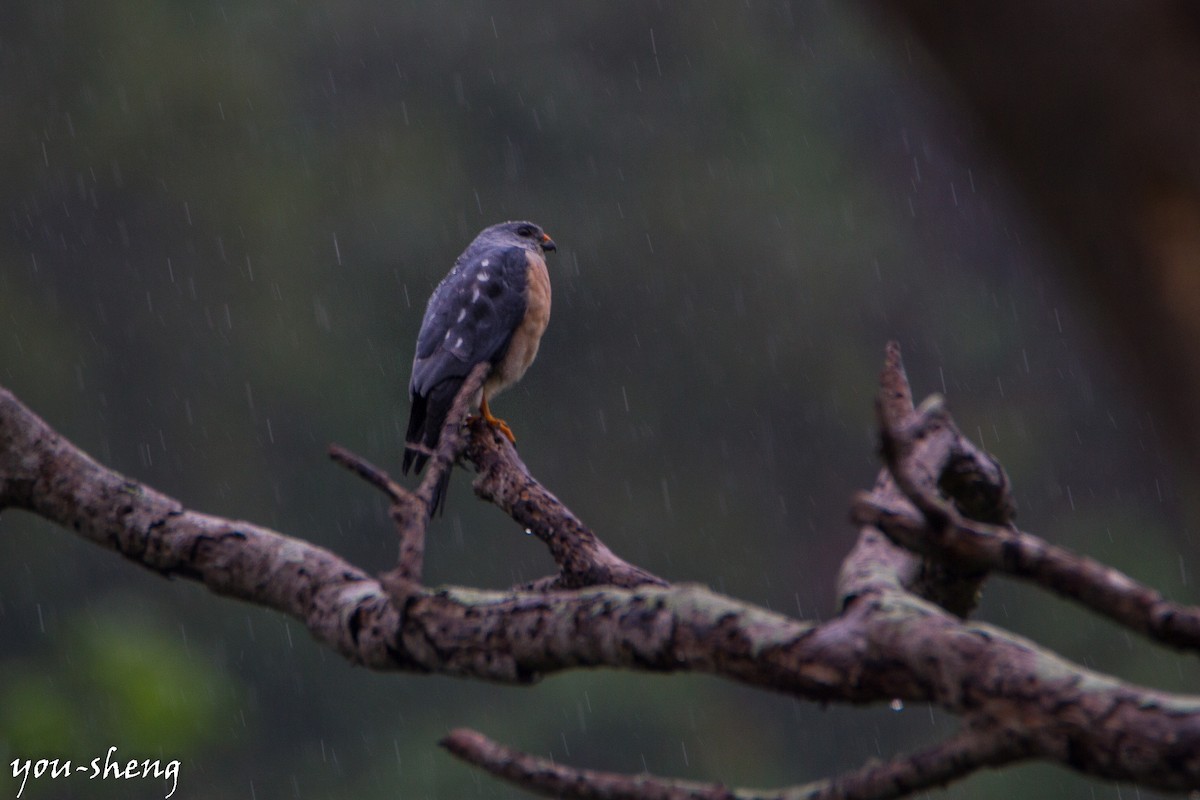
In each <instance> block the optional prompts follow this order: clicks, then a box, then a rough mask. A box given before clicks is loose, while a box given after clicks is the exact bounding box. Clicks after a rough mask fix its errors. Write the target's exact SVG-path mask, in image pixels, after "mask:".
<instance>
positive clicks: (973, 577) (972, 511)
mask: <svg viewBox="0 0 1200 800" xmlns="http://www.w3.org/2000/svg"><path fill="white" fill-rule="evenodd" d="M467 388H470V386H468V387H467ZM465 396H467V395H466V394H465V393H464V397H465ZM878 408H879V420H880V427H881V442H882V446H881V452H882V454H883V459H884V464H885V468H884V470H883V471H882V472H881V474H880V478H879V480H878V481H877V482H876V485H875V487H874V489H873V490H872V491H871V492H870V493H866V494H863V495H861V496H860V497H859V498H858V499H857V500H856V502H855V505H854V518H855V521H856V522H857V523H858V524H859V525H860V531H861V532H860V536H859V540H858V543H857V544H856V546H855V547H854V549H853V550H852V551H851V552H850V553H849V555H848V556H847V558H846V560H845V562H844V564H843V569H842V574H841V579H840V583H839V593H840V599H841V612H840V613H839V614H838V615H837V616H836V617H834V618H833V619H830V620H828V621H826V622H823V623H816V622H812V621H805V620H797V619H792V618H789V617H787V616H784V615H782V614H778V613H774V612H771V611H767V610H765V609H761V608H758V607H755V606H753V605H750V604H747V603H743V602H739V601H737V600H735V599H733V598H730V597H726V596H723V595H720V594H718V593H715V592H713V591H711V590H709V589H707V588H705V587H703V586H699V585H690V584H669V583H667V582H666V581H664V580H663V579H661V578H659V577H657V576H654V575H651V574H650V573H648V572H646V571H644V570H642V569H640V568H638V567H636V566H634V565H631V564H628V563H627V562H625V561H623V560H621V559H620V558H619V557H618V556H616V555H615V554H614V553H613V552H612V551H611V550H610V549H609V548H607V547H606V546H605V545H604V544H603V542H601V541H600V540H599V538H598V537H596V535H595V533H594V532H592V531H591V530H590V529H588V528H587V526H585V525H584V524H583V523H582V522H581V521H580V520H578V518H576V517H575V516H574V515H573V514H572V513H571V512H570V510H569V509H567V508H566V507H565V506H564V505H563V504H562V503H561V502H560V501H558V500H557V499H556V498H555V497H554V496H553V495H552V494H551V493H550V492H549V491H547V490H546V489H545V488H544V487H543V486H542V485H541V484H540V483H538V482H537V481H536V479H534V478H533V477H532V476H531V475H530V474H529V472H528V470H527V469H526V467H525V465H524V464H523V463H522V462H521V461H520V459H519V458H518V457H517V455H516V451H515V450H514V449H513V448H512V446H511V444H510V443H509V442H508V441H507V440H506V439H504V438H503V437H500V436H496V435H495V434H494V432H493V431H491V429H489V428H488V427H487V426H486V425H482V424H479V423H468V424H465V425H464V424H463V423H462V420H463V416H464V415H465V403H459V404H458V406H456V410H455V412H454V413H452V414H451V419H450V420H449V421H448V423H447V425H448V427H449V428H453V430H448V431H447V433H448V434H450V435H447V436H444V437H443V445H442V447H441V449H440V450H439V453H438V454H437V458H435V459H434V460H432V461H431V464H432V465H433V466H432V467H431V469H441V468H446V469H448V468H450V467H451V466H452V465H453V464H454V463H455V462H456V461H457V460H458V459H459V457H460V456H464V457H465V458H466V459H467V460H468V461H470V462H471V463H472V464H474V465H475V466H476V467H477V468H478V470H479V476H478V478H477V479H476V484H475V487H476V493H477V494H478V495H479V496H480V497H482V498H484V499H485V500H488V501H490V502H493V503H495V504H496V505H497V506H499V507H500V508H502V509H503V510H505V511H506V512H507V513H508V514H509V515H510V516H511V517H512V518H513V519H514V520H515V521H516V522H517V523H518V524H520V525H521V526H522V527H525V528H528V529H530V530H532V531H533V532H534V533H536V534H537V535H538V536H539V537H540V538H541V540H542V541H543V542H545V543H546V545H547V547H548V548H549V550H550V552H551V554H552V555H553V556H554V559H555V562H556V564H557V566H558V570H559V571H558V573H557V574H555V575H552V576H548V577H547V578H545V579H542V580H541V581H537V582H535V583H533V584H530V585H526V586H522V587H516V588H514V589H512V590H510V591H507V592H485V591H478V590H474V589H469V588H457V587H451V588H442V589H437V590H434V589H430V588H427V587H425V586H423V585H422V583H421V558H420V554H421V553H422V552H423V546H424V535H425V528H426V525H427V523H428V518H429V503H428V496H427V494H423V489H422V488H418V490H417V491H416V492H411V491H409V490H407V489H405V488H404V487H402V486H399V485H398V484H396V483H395V482H393V481H392V480H391V479H390V478H389V477H388V476H387V474H386V473H384V472H383V471H382V470H379V469H378V468H376V467H373V466H371V465H369V464H367V463H366V462H365V461H363V460H362V459H359V458H358V457H356V456H354V455H353V454H350V453H348V452H347V451H345V450H341V449H338V450H335V453H334V456H335V459H336V460H337V461H338V462H339V463H341V464H343V465H344V466H347V467H349V468H351V469H352V470H353V471H354V472H355V473H356V474H358V475H360V476H361V477H363V478H364V479H366V480H368V481H369V482H370V483H371V484H372V485H374V486H376V487H378V488H379V489H381V490H382V491H384V492H385V493H387V494H388V495H389V497H390V498H391V500H392V503H393V506H392V518H393V520H394V521H395V523H396V527H397V532H398V535H399V537H400V539H401V544H402V547H401V556H400V561H399V564H398V565H397V567H396V569H394V570H392V571H390V572H388V573H386V574H384V575H381V576H379V577H373V576H371V575H368V574H367V573H365V572H364V571H362V570H360V569H358V568H357V567H355V566H353V565H351V564H349V563H347V562H345V561H344V560H343V559H341V558H339V557H338V556H337V555H335V554H333V553H331V552H329V551H327V550H323V549H321V548H319V547H315V546H313V545H311V544H308V543H306V542H304V541H301V540H298V539H295V538H291V537H288V536H285V535H284V534H281V533H278V532H275V531H271V530H268V529H266V528H263V527H261V526H257V525H254V524H252V523H248V522H241V521H236V520H227V519H221V518H218V517H214V516H210V515H206V514H202V513H200V512H197V511H192V510H189V509H186V508H184V507H183V506H182V505H181V504H180V503H179V502H178V501H176V500H174V499H172V498H170V497H167V496H165V495H163V494H161V493H159V492H156V491H155V490H153V489H151V488H150V487H147V486H145V485H143V484H141V483H139V482H137V481H136V480H133V479H131V478H128V477H126V476H123V475H120V474H118V473H116V472H113V471H112V470H109V469H107V468H105V467H104V466H102V465H100V464H98V463H97V462H96V461H94V460H93V459H92V458H90V457H89V456H88V455H87V454H85V453H83V452H82V451H80V450H79V449H78V448H76V447H74V446H73V445H72V444H71V443H70V442H68V441H67V440H65V439H64V438H63V437H61V436H60V435H58V434H57V433H56V432H54V431H53V430H52V429H51V428H50V427H49V426H48V425H46V423H45V422H43V421H42V420H41V419H39V418H38V417H37V416H36V415H35V414H34V413H33V412H32V411H30V410H29V409H27V408H25V407H24V406H23V405H22V404H21V403H20V402H19V401H18V400H17V399H16V398H15V397H14V396H13V395H12V394H11V393H9V392H6V391H3V390H0V509H11V508H19V509H25V510H27V511H31V512H33V513H35V514H38V515H40V516H42V517H44V518H46V519H49V520H51V521H54V522H56V523H58V524H60V525H62V526H64V527H66V528H69V529H72V530H74V531H76V532H77V533H78V534H79V535H81V536H83V537H84V538H86V539H89V540H90V541H93V542H95V543H96V544H99V545H101V546H103V547H105V548H107V549H110V550H114V551H116V552H119V553H121V554H122V555H124V556H125V557H126V558H129V559H130V560H132V561H134V562H135V563H138V564H141V565H143V566H145V567H146V568H148V569H151V570H154V571H156V572H158V573H160V574H163V575H168V576H177V577H182V578H186V579H191V580H196V581H199V582H202V583H204V584H205V585H206V586H208V587H209V588H210V589H211V590H212V591H213V592H215V593H217V594H222V595H227V596H231V597H237V598H239V599H241V600H245V601H248V602H252V603H256V604H259V605H263V606H267V607H270V608H273V609H276V610H279V611H281V612H283V613H286V614H288V615H290V616H292V617H294V618H295V619H297V620H299V621H300V622H301V623H302V624H304V625H305V626H306V627H307V628H308V629H309V630H310V631H311V632H312V634H313V636H314V637H315V638H316V639H317V640H318V641H319V642H321V643H323V644H325V645H328V646H329V647H331V648H333V649H334V650H335V651H337V652H338V653H340V654H341V655H342V656H344V657H345V658H347V659H348V660H350V661H352V662H354V663H356V664H362V665H364V666H367V667H370V668H372V669H377V670H398V671H406V672H416V673H438V674H443V675H457V676H463V677H472V678H478V679H482V680H489V681H501V682H507V683H528V682H532V681H535V680H537V679H538V678H539V677H541V676H543V675H546V674H549V673H552V672H556V671H562V670H566V669H572V668H576V667H597V666H604V667H610V668H620V669H630V670H640V671H657V672H667V671H692V672H705V673H710V674H714V675H718V676H721V677H723V678H727V679H730V680H735V681H739V682H742V683H745V684H748V685H752V686H756V687H760V688H762V689H765V690H770V691H776V692H780V693H783V694H788V695H791V696H794V697H798V698H803V699H806V700H812V701H818V702H823V703H828V702H841V703H853V704H865V703H879V702H891V701H893V700H896V699H899V700H901V701H905V702H929V703H934V704H937V705H938V706H939V707H941V708H943V709H945V710H946V711H949V712H951V713H953V714H956V715H958V716H959V718H960V719H961V722H962V725H961V728H960V730H959V731H958V732H957V733H955V734H953V735H952V736H950V737H948V738H947V739H946V740H944V741H943V742H942V743H940V744H939V745H936V746H935V747H933V748H931V749H929V750H927V751H923V752H920V753H915V754H911V755H907V756H898V757H896V758H894V759H893V760H891V761H888V762H884V763H882V764H868V765H865V766H864V767H862V768H861V769H859V770H857V771H854V772H851V773H848V774H845V775H842V776H837V777H833V778H830V779H826V780H821V781H817V782H815V783H811V784H806V785H803V786H795V787H788V788H783V789H777V790H742V789H737V790H733V789H728V788H726V787H723V786H721V785H719V784H712V785H706V784H697V783H691V782H681V781H675V780H671V779H666V778H657V777H654V776H623V775H614V774H608V773H596V772H590V771H586V770H578V769H574V768H572V767H566V766H563V765H547V764H545V763H544V762H541V761H539V760H538V759H535V758H532V757H531V756H527V755H525V754H521V753H516V752H515V751H511V750H508V749H506V748H503V747H502V746H500V745H498V744H496V743H492V742H490V741H489V740H487V739H486V738H484V737H482V736H481V735H479V734H475V733H472V732H464V731H458V732H455V733H454V734H452V735H451V736H450V737H449V738H448V739H447V740H446V742H445V744H446V746H447V747H448V748H449V749H450V750H451V751H452V752H454V753H455V754H457V755H459V756H460V757H462V758H464V759H465V760H467V761H469V762H471V763H474V764H477V765H479V766H481V767H483V768H485V769H488V770H489V771H491V772H493V773H494V774H496V775H497V776H499V777H503V778H505V779H507V780H511V781H514V782H516V783H518V784H520V785H522V786H525V787H526V788H528V789H529V790H530V791H534V792H539V793H542V794H548V795H552V796H560V797H579V798H617V797H628V798H651V797H655V798H657V797H661V798H676V797H689V798H691V797H695V798H718V797H719V798H726V797H728V798H765V797H780V798H785V797H786V798H801V797H803V798H851V797H853V798H884V797H899V796H904V795H906V794H911V793H913V792H916V791H918V790H921V789H925V788H928V787H931V786H937V785H941V784H944V783H946V782H949V781H951V780H955V779H959V778H962V777H965V776H967V775H969V774H971V773H973V772H975V771H977V770H979V769H983V768H986V767H996V766H1001V765H1004V764H1008V763H1013V762H1015V761H1018V760H1022V759H1042V760H1046V761H1051V762H1054V763H1058V764H1062V765H1064V766H1067V767H1070V768H1072V769H1075V770H1078V771H1080V772H1083V773H1086V774H1090V775H1095V776H1100V777H1105V778H1111V779H1114V780H1121V781H1127V782H1131V783H1136V784H1139V785H1142V786H1146V787H1151V788H1156V789H1162V790H1188V789H1196V788H1198V787H1200V698H1196V697H1188V696H1181V695H1173V694H1169V693H1164V692H1156V691H1153V690H1149V689H1145V688H1142V687H1138V686H1134V685H1130V684H1127V683H1124V682H1122V681H1119V680H1116V679H1114V678H1111V677H1108V676H1105V675H1101V674H1098V673H1096V672H1093V671H1090V670H1087V669H1085V668H1083V667H1081V666H1079V665H1077V664H1073V663H1070V662H1069V661H1067V660H1065V659H1063V658H1061V657H1059V656H1057V655H1055V654H1054V653H1052V652H1050V651H1048V650H1046V649H1043V648H1041V647H1039V646H1038V645H1037V644H1035V643H1033V642H1031V641H1028V640H1026V639H1023V638H1021V637H1018V636H1016V635H1014V634H1011V633H1009V632H1007V631H1004V630H1002V629H999V628H996V627H993V626H990V625H985V624H979V623H973V622H970V621H968V619H967V617H968V616H969V614H970V611H971V609H972V608H973V607H974V601H975V598H976V596H977V594H978V592H979V590H980V587H981V586H982V583H983V581H984V579H985V578H986V576H987V574H988V573H989V572H991V571H1003V572H1007V573H1010V574H1014V575H1018V576H1020V577H1022V578H1024V579H1025V580H1028V581H1030V582H1033V583H1035V584H1037V585H1041V586H1043V587H1045V588H1047V589H1049V590H1051V591H1055V592H1058V593H1059V594H1061V595H1062V596H1064V597H1067V598H1069V599H1071V600H1075V601H1077V602H1079V603H1081V604H1083V605H1084V606H1086V607H1088V608H1091V609H1092V610H1094V611H1096V612H1098V613H1102V614H1105V615H1107V616H1109V617H1110V618H1111V619H1113V620H1114V621H1116V622H1118V623H1119V624H1123V625H1125V626H1127V627H1128V628H1130V629H1132V630H1134V631H1137V632H1139V633H1144V634H1147V635H1149V636H1151V637H1153V638H1157V639H1159V640H1161V641H1163V642H1165V643H1168V644H1170V645H1172V646H1175V647H1178V648H1181V649H1189V650H1194V649H1196V647H1197V644H1198V642H1200V635H1198V634H1197V631H1198V630H1200V622H1198V621H1197V620H1198V612H1197V610H1196V609H1193V608H1187V607H1182V606H1178V605H1176V604H1171V603H1168V602H1166V601H1165V600H1163V599H1162V598H1161V596H1159V595H1158V594H1157V593H1155V592H1154V591H1153V590H1151V589H1149V588H1148V587H1144V586H1141V585H1139V584H1137V583H1136V582H1134V581H1132V580H1131V579H1129V578H1127V577H1125V576H1123V575H1121V574H1120V573H1118V572H1116V571H1115V570H1113V569H1111V568H1108V567H1104V566H1103V565H1099V564H1097V563H1096V562H1093V561H1090V560H1088V559H1086V558H1083V557H1080V556H1077V555H1074V554H1071V553H1069V552H1067V551H1065V550H1062V549H1060V548H1056V547H1053V546H1051V545H1049V544H1048V543H1046V542H1044V541H1043V540H1041V539H1038V538H1037V537H1036V536H1033V535H1032V534H1029V533H1027V532H1022V531H1019V530H1017V529H1016V528H1015V527H1013V526H1012V524H1011V521H1010V511H1011V499H1010V497H1009V486H1008V481H1007V478H1006V477H1005V476H1004V473H1003V470H1002V469H1000V467H999V465H998V464H997V463H996V462H995V460H994V459H992V458H991V457H990V456H989V455H987V454H986V453H984V452H983V451H981V450H980V449H978V448H977V447H976V446H975V445H973V444H972V443H971V442H969V441H968V440H967V439H966V438H965V437H964V436H963V435H962V434H961V432H959V431H958V429H957V428H956V426H955V425H954V423H953V420H952V419H951V417H950V415H949V414H948V413H947V412H946V410H945V407H944V404H943V402H942V401H941V400H940V399H939V398H934V399H931V400H930V401H926V402H925V403H923V404H922V405H921V407H920V408H914V407H913V403H912V394H911V390H910V388H909V386H908V381H907V378H906V377H905V375H904V371H903V366H902V364H901V360H900V353H899V348H898V347H896V346H895V345H889V348H888V353H887V359H886V363H885V367H884V371H883V375H882V379H881V389H880V398H879V406H878ZM464 432H465V436H464V435H459V434H460V433H464ZM435 479H436V478H435V477H434V476H430V475H427V476H426V477H425V479H424V482H423V483H422V487H425V486H426V484H427V483H428V482H429V481H431V480H435ZM551 767H552V768H551Z"/></svg>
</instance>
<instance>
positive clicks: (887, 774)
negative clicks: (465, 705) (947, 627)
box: [440, 728, 1028, 800]
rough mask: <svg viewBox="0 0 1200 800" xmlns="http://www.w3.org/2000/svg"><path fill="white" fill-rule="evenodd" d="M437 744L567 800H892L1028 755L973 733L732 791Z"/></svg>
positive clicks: (478, 737) (473, 735)
mask: <svg viewBox="0 0 1200 800" xmlns="http://www.w3.org/2000/svg"><path fill="white" fill-rule="evenodd" d="M440 744H441V746H442V747H444V748H446V749H447V750H449V751H450V752H451V753H452V754H453V755H455V756H457V757H458V758H460V759H462V760H463V761H466V762H467V763H468V764H472V765H474V766H476V767H479V768H481V769H484V770H486V771H487V772H490V773H491V774H492V775H495V776H496V777H497V778H501V779H503V780H506V781H508V782H509V783H512V784H515V785H517V786H520V787H521V788H522V789H525V790H526V791H530V792H534V793H536V794H540V795H545V796H546V797H557V798H565V799H566V800H890V799H891V798H897V797H903V796H905V795H909V794H912V793H913V792H917V791H920V790H922V789H931V788H934V787H939V786H945V785H947V784H949V783H951V782H953V781H955V780H959V779H961V778H965V777H967V776H968V775H971V774H972V773H974V772H976V771H978V770H979V769H981V768H983V767H995V766H1000V765H1002V764H1009V763H1012V762H1014V761H1018V760H1021V759H1023V758H1026V757H1027V756H1028V747H1027V746H1026V745H1025V744H1024V743H1023V742H1021V741H1020V740H1019V739H1016V738H1012V737H1009V736H1007V735H1006V733H1005V732H1004V731H1003V730H999V729H994V728H985V729H971V728H968V729H964V730H962V731H960V732H958V733H956V734H955V735H953V736H951V737H950V738H949V739H947V740H945V741H944V742H940V743H939V744H937V745H935V746H934V747H931V748H929V749H927V750H923V751H921V752H918V753H913V754H912V755H908V756H900V757H897V758H894V759H892V760H890V761H886V762H883V763H872V764H868V765H867V766H865V767H862V768H860V769H857V770H855V771H853V772H849V773H847V774H845V775H842V776H839V777H837V778H833V779H831V780H823V781H816V782H814V783H810V784H806V785H804V786H793V787H787V788H782V789H741V788H738V789H731V788H729V787H726V786H723V785H720V784H708V783H699V782H696V781H685V780H678V779H673V778H662V777H659V776H656V775H651V774H649V773H642V774H640V775H626V774H622V773H616V772H600V771H597V770H590V769H579V768H577V767H569V766H566V765H563V764H559V763H557V762H554V761H551V760H549V759H546V758H539V757H538V756H533V755H530V754H528V753H523V752H521V751H519V750H515V749H513V748H511V747H505V746H504V745H502V744H499V743H498V742H496V741H494V740H492V739H490V738H488V737H487V736H485V735H483V734H482V733H479V732H478V731H473V730H469V729H466V728H459V729H457V730H454V731H451V732H450V734H449V735H447V736H446V737H445V738H444V739H442V741H441V742H440Z"/></svg>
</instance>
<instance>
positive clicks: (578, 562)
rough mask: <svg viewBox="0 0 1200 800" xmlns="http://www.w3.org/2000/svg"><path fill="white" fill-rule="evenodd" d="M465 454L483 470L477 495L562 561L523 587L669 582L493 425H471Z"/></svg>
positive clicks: (655, 583) (544, 587)
mask: <svg viewBox="0 0 1200 800" xmlns="http://www.w3.org/2000/svg"><path fill="white" fill-rule="evenodd" d="M466 456H467V458H468V459H470V460H471V461H473V462H474V463H475V466H476V468H477V469H478V470H479V477H477V478H476V479H475V494H477V495H479V497H481V498H482V499H484V500H487V501H488V502H490V503H494V504H495V505H497V506H499V507H500V508H501V509H503V510H504V511H505V513H507V514H508V515H509V516H511V517H512V518H513V519H514V520H516V521H517V523H518V524H519V525H521V526H522V527H524V528H525V529H526V530H527V531H529V532H530V533H533V534H534V535H536V536H537V537H538V538H539V539H541V540H542V541H543V542H545V543H546V546H547V547H548V548H549V550H550V555H551V556H552V557H553V558H554V562H555V563H556V564H558V568H559V574H558V576H557V578H555V579H552V580H549V581H538V582H537V583H536V584H535V585H531V586H529V587H524V588H533V589H537V590H539V591H550V590H554V589H578V588H582V587H584V586H597V585H607V586H625V587H633V586H642V585H647V584H649V585H653V586H666V585H667V582H666V581H665V580H663V579H662V578H659V577H658V576H656V575H654V574H652V573H650V572H647V571H646V570H644V569H642V568H641V567H636V566H634V565H632V564H630V563H628V562H626V561H624V560H623V559H621V558H620V557H619V556H617V555H616V554H615V553H613V552H612V551H611V550H609V549H608V547H607V546H606V545H605V544H604V542H602V541H600V539H599V538H598V537H597V536H596V534H594V533H593V532H592V530H591V529H590V528H588V527H587V526H586V525H584V524H583V522H581V521H580V520H579V518H578V517H576V516H575V515H574V514H573V513H571V510H570V509H569V508H567V507H566V506H565V505H563V503H562V501H560V500H559V499H558V498H557V497H555V496H554V495H553V494H551V493H550V492H549V491H548V490H547V489H546V487H544V486H542V484H541V483H539V482H538V481H537V479H536V478H534V477H533V476H532V475H531V474H529V468H528V467H526V466H525V464H524V463H523V462H522V461H521V459H520V457H519V456H518V455H517V451H516V449H515V448H514V447H513V446H512V443H511V442H509V441H508V439H507V438H505V437H504V436H501V435H499V434H498V433H497V432H496V431H495V430H493V429H491V428H489V427H488V426H487V425H484V424H482V423H477V424H475V425H473V426H471V440H470V443H469V444H468V446H467V452H466Z"/></svg>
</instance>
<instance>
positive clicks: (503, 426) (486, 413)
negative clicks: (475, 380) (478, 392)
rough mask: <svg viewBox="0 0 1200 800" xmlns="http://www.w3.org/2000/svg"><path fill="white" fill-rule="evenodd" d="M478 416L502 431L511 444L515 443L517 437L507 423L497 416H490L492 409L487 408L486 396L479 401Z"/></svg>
mask: <svg viewBox="0 0 1200 800" xmlns="http://www.w3.org/2000/svg"><path fill="white" fill-rule="evenodd" d="M479 416H481V417H483V421H484V422H486V423H487V424H488V425H491V426H492V427H493V428H495V429H496V430H498V431H500V432H501V433H503V434H504V435H505V436H506V437H508V440H509V441H510V442H512V443H513V444H516V443H517V437H516V436H514V435H513V432H512V428H510V427H508V423H507V422H505V421H504V420H502V419H500V418H499V417H495V416H492V410H491V409H490V408H488V401H487V397H484V398H483V399H482V400H481V401H480V402H479Z"/></svg>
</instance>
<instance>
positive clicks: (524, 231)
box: [517, 225, 533, 236]
mask: <svg viewBox="0 0 1200 800" xmlns="http://www.w3.org/2000/svg"><path fill="white" fill-rule="evenodd" d="M517 236H533V228H531V227H529V226H528V225H522V226H521V227H519V228H517Z"/></svg>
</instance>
